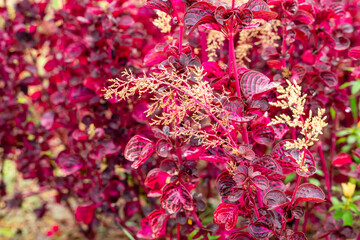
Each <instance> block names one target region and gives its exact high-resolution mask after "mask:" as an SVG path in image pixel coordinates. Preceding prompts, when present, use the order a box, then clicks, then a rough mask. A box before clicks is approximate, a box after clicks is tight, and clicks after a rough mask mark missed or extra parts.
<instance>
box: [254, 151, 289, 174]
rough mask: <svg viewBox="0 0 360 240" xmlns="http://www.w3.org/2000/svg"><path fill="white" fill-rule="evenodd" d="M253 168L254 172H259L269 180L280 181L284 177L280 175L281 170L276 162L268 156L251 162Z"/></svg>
mask: <svg viewBox="0 0 360 240" xmlns="http://www.w3.org/2000/svg"><path fill="white" fill-rule="evenodd" d="M252 163H253V165H252V166H253V167H254V168H255V169H256V171H259V172H261V174H262V175H265V176H266V177H267V178H268V179H270V180H279V179H280V180H282V179H284V178H285V176H284V175H283V173H282V168H281V166H280V165H279V163H278V162H277V161H275V160H274V159H273V158H271V157H270V156H266V155H265V156H262V157H259V158H256V159H255V160H253V162H252Z"/></svg>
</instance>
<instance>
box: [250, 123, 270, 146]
mask: <svg viewBox="0 0 360 240" xmlns="http://www.w3.org/2000/svg"><path fill="white" fill-rule="evenodd" d="M252 134H253V139H254V141H255V142H257V143H258V144H262V145H271V144H272V143H273V142H274V140H275V133H274V129H273V128H272V126H261V127H258V128H256V129H254V130H253V132H252Z"/></svg>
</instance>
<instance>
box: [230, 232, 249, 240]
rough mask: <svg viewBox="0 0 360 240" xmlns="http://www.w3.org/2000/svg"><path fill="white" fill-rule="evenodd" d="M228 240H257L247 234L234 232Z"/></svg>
mask: <svg viewBox="0 0 360 240" xmlns="http://www.w3.org/2000/svg"><path fill="white" fill-rule="evenodd" d="M228 240H255V239H254V238H253V237H252V236H250V234H249V233H247V232H233V233H231V234H230V236H229V238H228Z"/></svg>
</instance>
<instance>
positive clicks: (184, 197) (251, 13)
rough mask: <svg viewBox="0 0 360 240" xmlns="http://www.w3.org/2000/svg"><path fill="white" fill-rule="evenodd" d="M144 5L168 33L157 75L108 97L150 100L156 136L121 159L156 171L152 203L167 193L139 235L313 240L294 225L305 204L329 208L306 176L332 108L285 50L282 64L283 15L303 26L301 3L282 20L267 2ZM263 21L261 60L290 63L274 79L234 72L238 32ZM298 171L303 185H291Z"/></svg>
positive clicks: (151, 57) (127, 76)
mask: <svg viewBox="0 0 360 240" xmlns="http://www.w3.org/2000/svg"><path fill="white" fill-rule="evenodd" d="M226 2H229V4H227V3H226ZM273 4H274V5H276V6H277V4H278V2H276V3H273ZM288 5H291V6H293V7H289V6H288ZM147 6H148V7H150V8H152V9H155V10H156V12H157V16H158V19H156V20H155V21H154V24H155V25H156V26H157V27H159V28H160V30H161V32H162V33H164V34H165V33H166V34H168V35H167V36H166V37H165V36H164V42H162V43H158V44H157V45H156V46H154V48H153V49H152V50H150V51H149V52H148V54H147V55H146V56H145V58H144V64H145V65H147V66H149V67H151V72H150V73H144V74H143V75H136V74H134V73H132V71H130V70H125V71H124V72H123V74H122V77H121V78H115V79H110V80H109V82H110V84H109V86H108V87H106V88H105V89H104V92H105V95H104V97H105V99H108V100H111V101H128V103H129V104H131V102H132V101H133V100H134V96H135V95H138V96H143V97H144V96H151V97H150V100H151V101H149V102H148V108H147V110H146V111H145V112H146V114H147V117H149V118H150V119H151V120H150V121H149V125H150V126H152V132H153V134H152V135H151V134H148V133H146V134H138V135H135V136H133V137H132V138H131V140H130V141H129V142H128V144H127V146H126V149H125V151H124V156H125V158H126V159H127V160H129V161H131V162H133V163H132V167H133V168H134V169H140V170H141V171H148V173H147V177H146V179H145V185H146V187H147V188H146V189H145V191H146V193H147V196H148V198H155V197H160V199H159V204H157V205H152V206H149V207H150V208H151V209H153V211H152V212H151V213H150V214H149V215H148V216H147V217H145V218H143V219H142V221H141V230H140V231H139V232H138V234H137V236H138V237H139V238H145V239H157V238H160V237H168V238H173V237H174V236H176V237H177V239H182V238H184V237H185V236H187V235H188V233H189V232H193V233H195V234H194V236H193V237H194V239H197V238H200V237H201V239H209V238H210V236H211V239H214V238H215V239H216V238H218V239H269V238H274V239H306V236H305V233H302V232H300V231H298V229H297V228H298V224H299V221H298V220H299V219H300V218H302V217H303V215H304V214H305V210H306V209H305V207H304V206H303V205H302V204H303V203H304V202H306V204H307V205H306V206H308V204H309V203H311V204H312V207H313V208H317V207H318V204H319V203H322V202H324V201H325V193H324V192H323V190H322V189H321V188H320V187H319V186H316V185H314V184H311V183H308V182H307V179H308V178H309V177H310V176H313V175H314V174H315V173H316V162H315V159H314V157H313V155H312V153H311V147H312V146H313V145H314V143H315V142H316V141H319V136H320V135H321V134H322V131H323V128H324V127H326V126H327V123H326V122H325V120H326V118H327V117H326V116H325V109H322V108H319V107H313V108H309V107H308V106H307V104H308V103H307V100H308V95H307V94H305V93H303V91H302V87H301V86H300V85H299V84H300V83H301V81H302V78H303V77H304V76H305V74H306V69H305V68H304V67H302V66H299V65H296V66H294V67H293V68H291V71H290V70H289V69H287V68H286V61H287V59H286V57H285V50H284V48H285V47H286V43H284V44H285V45H282V47H283V54H282V55H281V56H280V54H278V53H277V52H276V50H275V49H274V48H273V47H276V46H279V45H278V44H277V43H276V44H275V43H274V41H276V40H277V39H279V38H277V37H274V36H273V35H274V34H275V35H276V34H277V31H278V30H277V27H278V26H279V25H281V24H280V23H279V20H278V19H276V18H278V16H282V17H284V18H285V16H287V15H289V16H291V17H289V19H290V20H291V21H292V20H293V21H300V22H302V21H305V20H306V19H309V18H310V17H309V15H307V14H306V13H305V11H302V12H301V11H299V12H297V15H294V12H296V11H297V3H293V4H291V3H287V2H286V3H285V2H284V3H283V8H284V9H282V10H279V9H277V8H276V9H277V10H279V11H278V12H279V13H280V15H279V14H278V13H276V12H273V11H272V10H271V9H270V7H269V5H268V4H267V3H266V2H265V1H262V0H250V1H248V2H244V3H240V1H234V0H233V1H224V2H222V1H197V0H187V1H183V3H181V2H180V1H175V0H174V1H173V0H171V1H170V0H169V1H160V0H149V1H147ZM293 15H294V16H293ZM292 16H293V17H292ZM290 20H289V21H290ZM284 21H285V20H284ZM266 23H269V25H268V26H270V30H267V33H268V32H269V31H270V32H272V33H273V35H271V36H270V37H269V36H266V37H265V35H266V34H267V33H266V34H265V33H264V31H259V33H261V34H264V35H261V37H262V39H265V38H266V39H268V40H266V41H265V40H264V41H263V43H264V45H262V47H263V48H264V49H262V50H263V53H262V55H263V56H262V57H263V59H265V60H268V59H271V58H273V59H272V60H274V61H273V62H271V63H269V62H267V64H268V65H269V66H272V67H274V66H275V67H278V65H281V66H282V67H280V68H281V69H282V72H281V75H280V76H279V75H278V76H277V77H269V76H270V74H269V73H270V71H268V69H267V68H265V69H266V70H261V71H263V72H260V71H256V70H251V69H248V68H245V67H244V66H242V67H240V66H239V65H238V64H237V62H241V61H239V58H237V57H236V52H237V51H235V49H236V48H235V46H234V45H235V39H236V38H237V37H238V36H239V38H240V39H239V42H242V41H243V39H242V38H244V36H246V35H242V34H241V33H244V32H245V31H247V30H249V29H256V28H258V27H260V26H264V24H266ZM310 23H311V22H308V23H307V24H310ZM283 28H284V26H283ZM262 29H263V28H262ZM214 31H215V32H216V33H217V34H218V35H219V36H221V37H219V39H222V41H225V39H226V41H225V43H224V42H222V43H219V44H218V45H216V44H215V45H214V46H215V47H213V48H210V54H211V58H210V59H211V60H215V61H207V59H208V56H207V55H206V54H207V53H206V50H208V48H207V46H206V44H207V43H210V42H214V41H217V40H214V41H206V36H207V35H208V36H210V35H213V33H214ZM245 33H246V32H245ZM204 36H205V37H204ZM258 37H259V36H258ZM213 38H214V37H213ZM259 38H260V37H259ZM240 40H241V41H240ZM282 40H283V42H285V41H286V40H285V35H284V36H283V39H282ZM269 43H271V44H272V46H271V47H270V48H266V44H269ZM248 44H251V42H250V43H248ZM226 45H228V46H227V47H228V48H226V47H225V46H226ZM222 46H224V48H222ZM198 47H200V48H202V49H201V53H200V51H199V49H198ZM240 47H241V45H240ZM254 47H255V46H254ZM217 50H220V51H219V55H220V56H219V58H216V57H217V54H216V53H217ZM239 51H240V50H239ZM245 55H246V54H245ZM200 57H201V58H200ZM277 58H280V59H281V61H279V60H277ZM249 60H250V59H249ZM261 64H262V63H259V65H260V68H259V67H256V69H262V68H261V66H263V65H261ZM320 75H321V76H322V79H324V81H326V83H328V82H331V81H335V79H336V76H335V77H334V74H333V73H331V72H321V73H320ZM326 79H327V80H326ZM334 84H335V83H334ZM286 85H287V86H286ZM331 86H333V85H331ZM275 89H277V91H275ZM276 95H278V96H277V97H276ZM276 99H277V101H276ZM317 106H318V105H317ZM276 114H277V115H276ZM269 115H271V116H273V115H276V117H274V118H271V117H269ZM289 129H291V133H292V139H289V137H287V136H288V135H287V133H288V130H289ZM284 139H285V140H284ZM272 146H273V147H272ZM149 168H150V169H151V170H150V171H149ZM291 173H296V182H295V183H294V184H293V183H291V182H290V183H288V184H287V185H285V184H284V179H285V178H286V177H287V176H288V175H289V174H291ZM214 178H216V181H215V182H214V181H212V179H214ZM302 182H303V183H302ZM213 186H216V188H217V190H218V194H217V203H216V204H215V205H217V206H215V208H216V210H215V211H214V214H213V223H209V222H205V221H202V218H201V216H202V214H203V215H206V214H208V211H209V208H210V207H209V205H206V203H205V201H204V200H205V199H209V198H211V197H213V198H216V196H214V194H213V192H212V188H213ZM328 189H329V188H328ZM328 197H330V195H329V196H328ZM219 199H220V200H221V202H220V200H219ZM207 207H208V208H207ZM204 210H206V211H205V212H204V213H202V212H203V211H204ZM210 211H211V208H210ZM294 220H297V221H298V222H297V224H296V225H295V226H293V223H294ZM306 221H307V218H305V219H304V224H303V226H305V227H306Z"/></svg>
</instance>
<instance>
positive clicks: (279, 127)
mask: <svg viewBox="0 0 360 240" xmlns="http://www.w3.org/2000/svg"><path fill="white" fill-rule="evenodd" d="M272 128H273V129H274V134H275V140H278V139H282V138H283V137H284V136H285V134H286V133H287V132H288V131H289V128H288V127H287V125H286V124H284V123H279V124H275V125H272Z"/></svg>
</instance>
